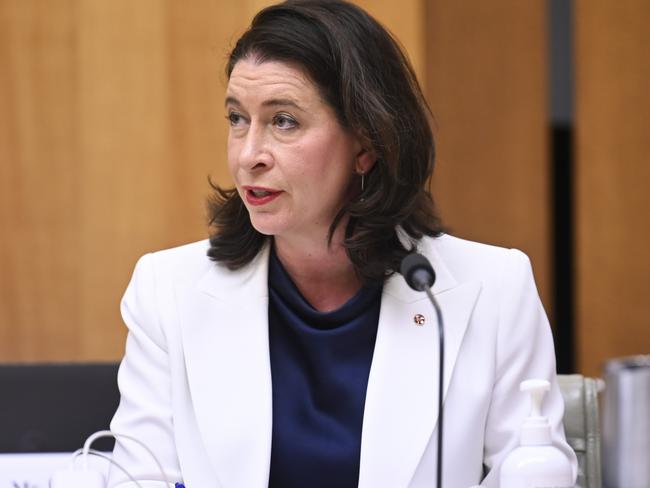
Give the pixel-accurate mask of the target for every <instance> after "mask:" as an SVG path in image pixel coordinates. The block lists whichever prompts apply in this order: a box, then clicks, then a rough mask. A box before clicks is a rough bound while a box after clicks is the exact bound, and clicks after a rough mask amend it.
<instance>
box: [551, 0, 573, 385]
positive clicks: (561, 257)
mask: <svg viewBox="0 0 650 488" xmlns="http://www.w3.org/2000/svg"><path fill="white" fill-rule="evenodd" d="M548 9H549V10H548V11H549V61H550V62H549V67H550V83H549V87H550V96H549V100H550V115H551V116H550V121H549V122H550V136H551V158H552V161H551V168H552V179H551V184H552V205H553V209H552V213H551V215H552V219H553V275H554V277H555V280H554V281H555V283H554V287H553V290H554V293H553V295H554V296H553V304H554V305H553V307H554V310H553V316H554V317H555V328H554V337H555V353H556V356H557V369H558V372H559V373H563V374H566V373H573V372H575V321H574V318H575V309H574V284H575V280H574V246H573V241H574V224H575V222H574V208H573V39H572V36H573V32H572V30H573V29H572V24H573V19H572V16H573V1H572V0H549V2H548Z"/></svg>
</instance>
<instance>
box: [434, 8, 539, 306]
mask: <svg viewBox="0 0 650 488" xmlns="http://www.w3.org/2000/svg"><path fill="white" fill-rule="evenodd" d="M428 5H429V7H428V10H427V13H426V20H427V24H426V40H427V44H426V67H427V85H426V86H427V92H428V96H429V100H430V104H431V109H432V111H433V114H434V117H435V120H436V125H437V131H436V135H437V143H438V158H437V160H438V162H437V167H436V174H435V176H434V185H433V191H434V198H435V199H436V201H437V203H438V205H439V208H440V211H441V214H442V217H443V221H444V223H446V224H447V226H448V227H449V228H450V230H451V233H452V234H455V235H458V236H461V237H465V238H469V239H473V240H478V241H482V242H488V243H493V244H498V245H502V246H507V247H516V248H519V249H522V250H523V251H524V252H526V253H527V254H528V255H529V256H530V258H531V260H532V263H533V268H534V270H535V276H536V279H537V283H538V288H539V289H540V292H541V295H542V299H543V301H544V303H545V305H546V309H547V311H548V312H550V310H551V303H550V291H551V286H552V285H551V279H552V277H551V262H550V252H551V244H552V236H551V227H550V209H551V206H550V205H551V203H550V188H549V171H550V169H549V168H550V163H549V150H548V135H547V123H548V122H547V118H548V117H547V75H546V69H547V61H546V52H547V30H546V24H547V20H546V2H544V1H541V0H534V1H527V2H521V1H519V0H493V1H489V2H485V1H482V0H468V1H463V2H456V1H451V0H431V1H430V2H429V3H428Z"/></svg>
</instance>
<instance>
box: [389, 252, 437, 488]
mask: <svg viewBox="0 0 650 488" xmlns="http://www.w3.org/2000/svg"><path fill="white" fill-rule="evenodd" d="M400 273H401V274H402V276H404V279H405V280H406V283H407V284H408V285H409V286H410V287H411V288H412V289H414V290H415V291H424V292H425V293H426V294H427V297H429V301H430V302H431V305H433V308H434V309H435V311H436V317H437V318H438V348H439V351H440V354H439V359H440V364H439V366H438V439H437V440H438V453H437V454H438V457H437V464H436V486H437V487H438V488H442V427H443V410H442V407H443V405H442V386H443V381H444V374H443V373H444V364H445V327H444V323H443V320H442V312H441V310H440V306H439V305H438V302H437V301H436V299H435V297H434V296H433V292H432V291H431V287H432V286H433V284H434V283H435V281H436V273H435V271H433V266H431V263H430V262H429V260H428V259H427V258H425V257H424V256H422V255H421V254H418V253H411V254H408V255H407V256H406V257H405V258H404V259H402V263H401V265H400Z"/></svg>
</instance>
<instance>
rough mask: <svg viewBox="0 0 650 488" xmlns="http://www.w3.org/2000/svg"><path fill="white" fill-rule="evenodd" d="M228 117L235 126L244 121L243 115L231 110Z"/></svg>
mask: <svg viewBox="0 0 650 488" xmlns="http://www.w3.org/2000/svg"><path fill="white" fill-rule="evenodd" d="M226 119H228V122H230V125H231V126H233V127H235V126H237V125H239V124H241V122H243V118H242V116H241V115H240V114H238V113H237V112H230V113H229V114H228V115H226Z"/></svg>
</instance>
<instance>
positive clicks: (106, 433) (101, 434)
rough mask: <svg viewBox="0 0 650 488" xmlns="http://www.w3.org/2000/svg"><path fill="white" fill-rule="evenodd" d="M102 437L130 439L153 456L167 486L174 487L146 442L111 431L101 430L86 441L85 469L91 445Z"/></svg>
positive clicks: (84, 453)
mask: <svg viewBox="0 0 650 488" xmlns="http://www.w3.org/2000/svg"><path fill="white" fill-rule="evenodd" d="M102 437H113V438H115V439H117V440H119V439H120V438H124V439H128V440H130V441H133V442H135V443H136V444H138V445H139V446H140V447H142V448H143V449H144V450H145V451H147V452H148V453H149V455H150V456H151V458H152V459H153V460H154V462H155V463H156V466H157V467H158V469H159V470H160V474H161V475H162V479H163V481H164V482H165V483H167V486H170V485H172V483H171V482H170V481H169V479H168V478H167V473H165V470H164V469H163V467H162V464H160V462H159V461H158V458H157V457H156V455H155V454H154V453H153V451H152V450H151V449H150V448H149V447H148V446H147V445H146V444H145V443H144V442H142V441H141V440H139V439H136V438H135V437H131V436H130V435H126V434H116V433H114V432H111V431H110V430H100V431H98V432H95V433H94V434H92V435H91V436H90V437H88V439H86V442H85V443H84V447H83V456H84V459H83V462H84V469H88V453H89V451H90V446H91V444H92V443H93V442H95V441H96V440H97V439H100V438H102Z"/></svg>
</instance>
